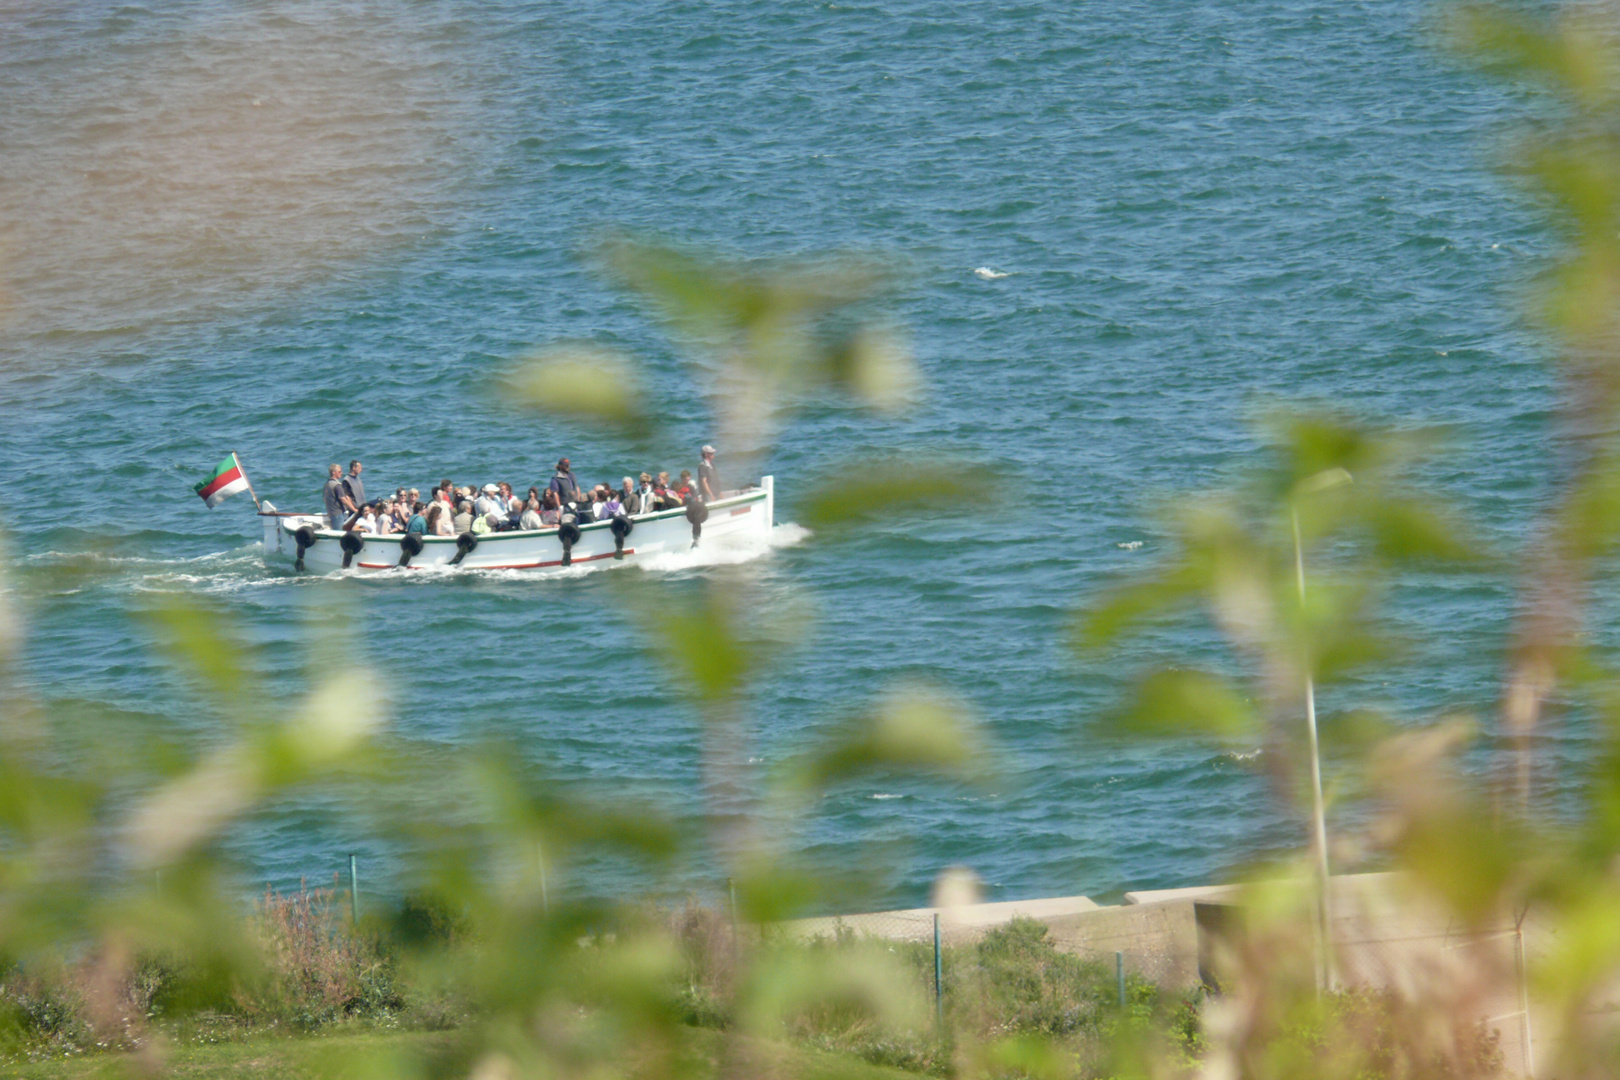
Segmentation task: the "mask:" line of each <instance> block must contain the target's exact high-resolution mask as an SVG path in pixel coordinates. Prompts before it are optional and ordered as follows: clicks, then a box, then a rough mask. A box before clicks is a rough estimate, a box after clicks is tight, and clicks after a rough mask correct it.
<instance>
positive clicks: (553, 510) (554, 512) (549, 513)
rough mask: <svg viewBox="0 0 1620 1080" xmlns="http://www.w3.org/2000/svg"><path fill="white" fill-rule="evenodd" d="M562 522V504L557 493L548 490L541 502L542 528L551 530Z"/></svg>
mask: <svg viewBox="0 0 1620 1080" xmlns="http://www.w3.org/2000/svg"><path fill="white" fill-rule="evenodd" d="M561 520H562V503H560V502H558V501H557V493H556V492H555V491H551V490H550V489H547V491H546V494H545V497H544V498H542V499H541V500H540V527H541V528H543V529H549V528H551V527H552V526H554V525H556V524H557V523H558V522H559V521H561Z"/></svg>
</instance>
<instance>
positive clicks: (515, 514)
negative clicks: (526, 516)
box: [501, 499, 524, 530]
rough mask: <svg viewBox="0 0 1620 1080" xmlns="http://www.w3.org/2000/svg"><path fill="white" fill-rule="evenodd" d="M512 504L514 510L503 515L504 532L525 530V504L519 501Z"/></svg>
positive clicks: (513, 501)
mask: <svg viewBox="0 0 1620 1080" xmlns="http://www.w3.org/2000/svg"><path fill="white" fill-rule="evenodd" d="M512 503H513V507H512V509H510V510H508V511H507V512H506V513H504V514H502V515H501V520H502V522H503V525H502V528H503V530H510V529H521V528H523V509H524V508H523V502H522V501H521V500H519V499H513V500H512Z"/></svg>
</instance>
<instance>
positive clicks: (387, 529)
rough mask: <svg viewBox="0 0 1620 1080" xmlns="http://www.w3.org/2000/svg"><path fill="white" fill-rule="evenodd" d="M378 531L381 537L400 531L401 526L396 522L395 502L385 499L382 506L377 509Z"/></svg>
mask: <svg viewBox="0 0 1620 1080" xmlns="http://www.w3.org/2000/svg"><path fill="white" fill-rule="evenodd" d="M376 531H377V535H379V536H387V535H388V534H389V533H396V532H398V531H399V526H398V524H396V523H395V521H394V502H393V500H392V499H384V500H383V501H382V505H381V506H379V507H377V529H376Z"/></svg>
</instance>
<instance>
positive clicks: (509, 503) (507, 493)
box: [495, 480, 523, 516]
mask: <svg viewBox="0 0 1620 1080" xmlns="http://www.w3.org/2000/svg"><path fill="white" fill-rule="evenodd" d="M496 488H497V492H498V493H497V494H496V496H495V497H496V498H497V499H499V500H501V509H502V510H504V511H505V512H506V513H507V515H508V516H510V515H511V514H512V513H514V512H516V513H517V514H519V515H522V513H523V502H522V500H520V499H519V498H518V497H517V496H516V495H514V494H512V485H511V484H508V483H507V482H506V481H505V480H502V481H501V482H500V483H499V484H497V485H496ZM514 503H516V504H517V505H515V506H514V505H513V504H514Z"/></svg>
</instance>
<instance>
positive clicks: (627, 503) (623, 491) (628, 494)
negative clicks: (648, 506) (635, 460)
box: [616, 476, 641, 514]
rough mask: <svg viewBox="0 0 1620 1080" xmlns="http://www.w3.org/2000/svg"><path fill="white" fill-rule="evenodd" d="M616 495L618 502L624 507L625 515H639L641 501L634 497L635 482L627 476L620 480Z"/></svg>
mask: <svg viewBox="0 0 1620 1080" xmlns="http://www.w3.org/2000/svg"><path fill="white" fill-rule="evenodd" d="M616 494H617V495H618V496H619V502H620V503H621V504H622V505H623V506H624V512H625V513H626V514H639V513H641V499H640V498H639V497H638V496H637V495H636V482H635V481H634V480H632V479H630V478H629V477H628V476H627V477H625V478H624V479H623V480H621V481H620V482H619V490H618V491H617V492H616Z"/></svg>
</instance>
